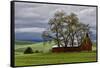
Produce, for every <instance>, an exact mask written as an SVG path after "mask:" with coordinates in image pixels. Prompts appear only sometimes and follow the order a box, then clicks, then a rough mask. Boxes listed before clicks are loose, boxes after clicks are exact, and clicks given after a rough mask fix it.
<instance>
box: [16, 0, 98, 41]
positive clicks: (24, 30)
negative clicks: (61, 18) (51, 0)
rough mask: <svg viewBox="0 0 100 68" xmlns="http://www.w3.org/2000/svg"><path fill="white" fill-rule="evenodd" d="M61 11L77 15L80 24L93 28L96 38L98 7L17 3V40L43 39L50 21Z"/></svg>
mask: <svg viewBox="0 0 100 68" xmlns="http://www.w3.org/2000/svg"><path fill="white" fill-rule="evenodd" d="M61 10H63V11H64V12H65V13H66V14H67V15H69V14H70V13H71V12H73V13H75V14H77V15H78V18H79V20H80V22H83V23H85V24H89V26H91V27H92V28H91V31H92V33H93V36H94V38H95V37H96V7H87V6H72V5H54V4H39V3H25V2H16V3H15V36H16V39H20V40H23V39H26V40H29V39H30V40H32V39H34V38H35V39H36V38H41V33H42V32H43V31H45V30H46V29H47V28H48V21H49V19H50V18H51V17H52V16H53V15H54V13H55V12H56V11H61Z"/></svg>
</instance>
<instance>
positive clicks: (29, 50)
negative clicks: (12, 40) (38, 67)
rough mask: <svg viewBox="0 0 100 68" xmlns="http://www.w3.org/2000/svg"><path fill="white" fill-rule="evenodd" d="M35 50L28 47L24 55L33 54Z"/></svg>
mask: <svg viewBox="0 0 100 68" xmlns="http://www.w3.org/2000/svg"><path fill="white" fill-rule="evenodd" d="M32 53H33V50H32V48H31V47H27V48H26V50H25V51H24V54H32Z"/></svg>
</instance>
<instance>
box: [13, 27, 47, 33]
mask: <svg viewBox="0 0 100 68" xmlns="http://www.w3.org/2000/svg"><path fill="white" fill-rule="evenodd" d="M45 30H46V29H45V28H37V27H33V28H17V29H15V32H17V33H18V32H22V33H23V32H24V33H34V32H35V33H42V32H43V31H45Z"/></svg>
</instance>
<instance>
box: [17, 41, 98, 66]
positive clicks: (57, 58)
mask: <svg viewBox="0 0 100 68" xmlns="http://www.w3.org/2000/svg"><path fill="white" fill-rule="evenodd" d="M25 43H27V42H24V43H21V44H20V43H19V42H17V43H16V46H15V66H25V65H26V66H27V65H41V64H59V63H72V62H91V61H96V51H95V50H96V46H95V45H94V46H93V48H92V49H93V51H91V52H67V53H52V52H50V50H51V49H52V45H54V44H53V43H52V44H48V43H47V44H46V45H43V43H32V42H30V43H29V45H28V44H27V45H26V44H25ZM27 47H31V48H32V49H33V51H34V52H35V51H36V50H38V51H39V53H33V54H23V52H24V50H25V49H26V48H27Z"/></svg>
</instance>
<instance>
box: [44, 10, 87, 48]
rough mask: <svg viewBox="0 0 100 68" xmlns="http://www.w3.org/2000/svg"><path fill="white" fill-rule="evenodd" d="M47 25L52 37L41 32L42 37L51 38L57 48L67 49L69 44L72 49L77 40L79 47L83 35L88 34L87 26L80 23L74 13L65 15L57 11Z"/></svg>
mask: <svg viewBox="0 0 100 68" xmlns="http://www.w3.org/2000/svg"><path fill="white" fill-rule="evenodd" d="M48 24H49V26H50V30H49V32H51V33H52V34H53V35H51V34H49V33H48V31H46V32H43V37H44V38H52V39H53V40H54V41H55V43H56V44H57V45H58V47H60V45H62V46H63V47H67V46H68V44H69V43H70V45H71V46H72V47H73V46H74V42H75V39H77V41H78V42H77V44H78V46H79V45H80V44H81V42H82V39H83V37H84V35H85V34H86V33H88V32H89V25H85V24H82V23H80V21H79V19H78V17H77V15H76V14H74V13H71V14H70V15H66V14H65V12H63V11H61V12H59V11H57V12H56V13H55V14H54V16H53V17H52V18H51V19H50V20H49V23H48Z"/></svg>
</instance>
